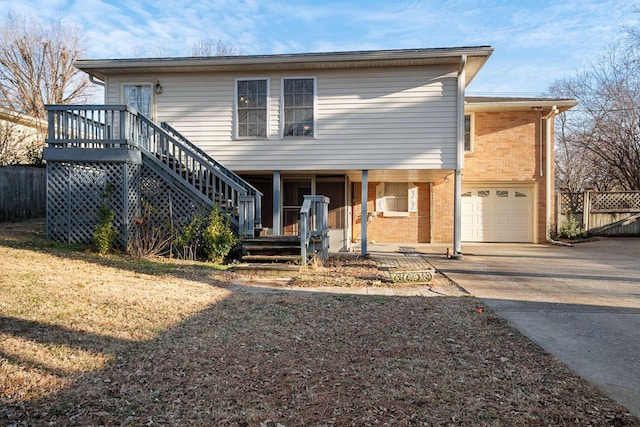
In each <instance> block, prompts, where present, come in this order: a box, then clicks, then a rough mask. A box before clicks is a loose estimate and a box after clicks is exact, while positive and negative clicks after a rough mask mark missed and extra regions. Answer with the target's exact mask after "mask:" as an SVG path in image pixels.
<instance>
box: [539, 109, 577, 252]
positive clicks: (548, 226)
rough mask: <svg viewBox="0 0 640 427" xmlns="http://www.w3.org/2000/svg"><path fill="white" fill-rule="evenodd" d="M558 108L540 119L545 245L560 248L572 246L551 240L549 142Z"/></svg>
mask: <svg viewBox="0 0 640 427" xmlns="http://www.w3.org/2000/svg"><path fill="white" fill-rule="evenodd" d="M559 112H560V111H559V110H558V107H556V106H555V105H554V106H553V107H551V111H549V114H547V115H546V116H543V117H542V118H543V119H544V121H545V134H544V138H545V142H546V146H545V156H546V164H545V174H546V176H545V199H546V203H545V213H546V224H545V238H546V240H547V243H551V244H553V245H561V246H573V245H572V244H570V243H565V242H559V241H557V240H554V239H552V238H551V147H552V146H553V142H552V141H551V123H553V120H554V118H555V116H556V115H557V114H558V113H559Z"/></svg>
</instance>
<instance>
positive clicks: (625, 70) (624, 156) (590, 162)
mask: <svg viewBox="0 0 640 427" xmlns="http://www.w3.org/2000/svg"><path fill="white" fill-rule="evenodd" d="M633 40H634V39H633V38H628V39H626V40H625V42H626V43H619V44H612V45H610V46H609V47H608V48H607V50H606V51H605V52H604V54H602V55H600V56H598V57H597V58H596V60H595V61H594V62H593V63H592V64H591V65H590V66H589V68H587V69H586V70H585V71H583V72H580V73H577V75H576V76H575V77H573V78H570V79H565V80H561V81H558V82H555V83H554V84H553V85H552V86H551V88H550V93H551V94H552V95H555V96H564V97H572V98H576V99H578V101H579V107H578V108H577V109H575V110H569V111H568V112H566V113H563V114H564V117H561V119H560V123H561V127H560V133H559V135H558V144H557V150H556V157H557V158H556V168H557V169H556V170H557V171H558V180H559V183H561V185H565V186H567V187H576V186H582V187H591V186H595V187H596V188H598V189H602V190H608V189H621V190H634V189H640V67H638V64H639V63H640V55H639V49H638V48H639V46H638V44H637V43H633Z"/></svg>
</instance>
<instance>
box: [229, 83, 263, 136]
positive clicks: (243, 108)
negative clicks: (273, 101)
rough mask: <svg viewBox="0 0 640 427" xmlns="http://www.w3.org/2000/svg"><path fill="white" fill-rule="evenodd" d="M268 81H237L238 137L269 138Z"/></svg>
mask: <svg viewBox="0 0 640 427" xmlns="http://www.w3.org/2000/svg"><path fill="white" fill-rule="evenodd" d="M268 83H269V82H268V80H266V79H259V80H237V81H236V108H237V115H236V117H237V122H236V126H237V128H236V135H237V136H238V137H240V138H245V137H257V138H266V137H267V117H268V112H267V106H268V96H267V94H268V86H269V85H268Z"/></svg>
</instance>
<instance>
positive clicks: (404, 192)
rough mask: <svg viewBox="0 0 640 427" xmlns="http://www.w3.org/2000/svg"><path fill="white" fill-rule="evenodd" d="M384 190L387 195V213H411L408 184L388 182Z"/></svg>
mask: <svg viewBox="0 0 640 427" xmlns="http://www.w3.org/2000/svg"><path fill="white" fill-rule="evenodd" d="M384 190H385V195H386V204H387V207H386V210H387V211H391V212H408V211H409V196H408V194H409V186H408V184H407V183H406V182H387V183H386V184H385V188H384Z"/></svg>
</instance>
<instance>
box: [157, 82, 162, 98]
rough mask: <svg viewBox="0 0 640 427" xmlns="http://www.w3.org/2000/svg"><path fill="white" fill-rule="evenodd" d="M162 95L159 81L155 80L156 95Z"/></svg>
mask: <svg viewBox="0 0 640 427" xmlns="http://www.w3.org/2000/svg"><path fill="white" fill-rule="evenodd" d="M161 93H162V86H160V80H156V94H158V95H160V94H161Z"/></svg>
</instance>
